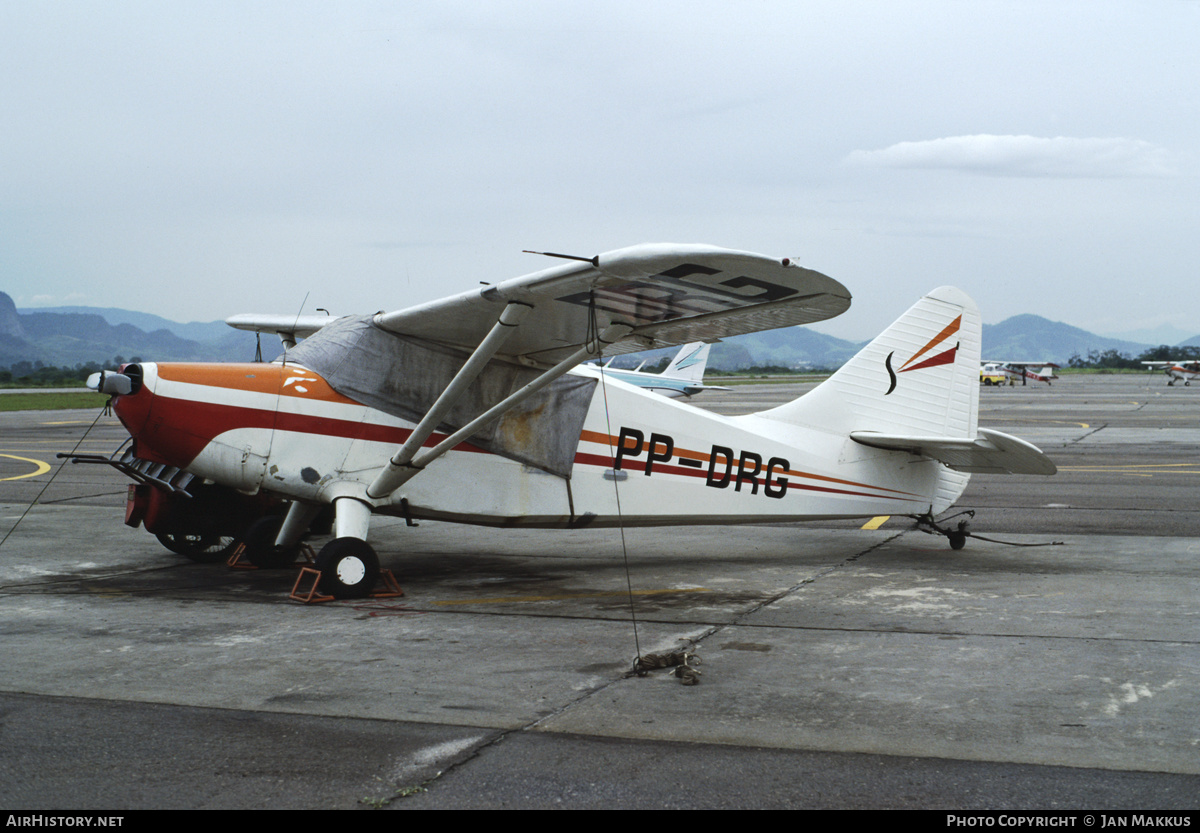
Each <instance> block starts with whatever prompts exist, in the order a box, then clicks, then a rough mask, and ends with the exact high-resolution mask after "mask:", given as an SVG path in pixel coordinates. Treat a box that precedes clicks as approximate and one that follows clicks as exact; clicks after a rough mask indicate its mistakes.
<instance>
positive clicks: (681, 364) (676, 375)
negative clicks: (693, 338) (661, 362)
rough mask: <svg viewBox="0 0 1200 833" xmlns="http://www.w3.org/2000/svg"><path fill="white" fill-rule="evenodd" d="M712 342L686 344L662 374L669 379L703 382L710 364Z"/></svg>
mask: <svg viewBox="0 0 1200 833" xmlns="http://www.w3.org/2000/svg"><path fill="white" fill-rule="evenodd" d="M711 349H712V345H711V344H705V343H704V342H702V341H697V342H695V343H693V344H685V345H684V346H683V347H681V348H680V350H679V352H678V353H676V354H675V358H673V359H671V363H670V364H669V365H667V366H666V369H664V370H663V372H662V375H663V376H664V377H666V378H668V379H684V380H686V381H689V382H703V381H704V370H705V368H706V367H707V366H708V351H709V350H711Z"/></svg>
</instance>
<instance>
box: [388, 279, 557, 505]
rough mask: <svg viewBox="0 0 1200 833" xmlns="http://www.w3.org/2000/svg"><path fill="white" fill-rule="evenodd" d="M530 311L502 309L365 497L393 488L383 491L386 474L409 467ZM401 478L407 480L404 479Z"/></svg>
mask: <svg viewBox="0 0 1200 833" xmlns="http://www.w3.org/2000/svg"><path fill="white" fill-rule="evenodd" d="M532 309H533V307H531V306H529V305H528V304H522V303H520V302H517V301H510V302H509V303H508V305H507V306H505V307H504V311H503V312H502V313H500V318H499V319H498V320H497V321H496V323H495V324H494V325H493V326H492V329H491V332H489V333H488V334H487V335H486V336H484V339H483V341H481V342H479V346H478V347H476V348H475V352H473V353H472V354H471V357H470V358H468V359H467V361H466V364H464V365H463V366H462V367H461V368H460V369H459V371H458V373H457V374H455V376H454V378H453V379H451V380H450V384H448V385H446V389H445V390H444V391H442V393H441V395H440V396H438V398H437V401H436V402H434V403H433V406H432V407H430V409H429V410H428V411H427V412H426V413H425V416H424V417H423V418H422V419H421V421H420V422H419V423H418V424H417V427H416V428H414V429H413V432H412V434H410V435H409V437H408V439H407V440H406V441H405V443H404V445H402V446H400V450H399V451H397V452H396V454H395V456H394V457H392V459H391V461H390V462H389V463H388V465H387V468H385V469H384V470H383V471H382V472H380V473H379V476H378V477H376V478H375V482H374V483H372V484H371V487H370V488H369V489H367V495H368V496H369V497H375V496H382V495H386V494H388V493H389V492H391V491H393V490H394V489H395V488H396V486H392V487H391V488H384V484H385V483H386V482H387V481H386V480H385V476H386V475H387V474H388V473H389V472H397V471H402V470H404V469H407V468H409V467H410V466H411V463H412V459H413V457H414V456H415V455H416V453H417V451H419V450H420V448H421V445H422V444H423V443H424V442H425V440H427V439H429V435H430V434H432V433H433V430H434V429H435V428H437V426H438V423H439V422H441V421H442V419H443V418H444V417H445V416H446V413H447V412H448V411H449V410H450V409H451V408H453V407H454V405H455V403H456V402H458V400H459V399H460V398H461V397H462V395H463V394H464V393H465V392H466V390H467V388H468V387H470V385H471V383H472V382H474V381H475V380H476V379H477V378H478V377H479V374H480V373H482V372H483V369H484V368H485V367H486V366H487V363H488V362H489V361H491V358H492V356H494V355H496V351H498V350H499V349H500V348H501V347H503V346H504V342H505V341H507V340H508V337H509V336H511V335H512V334H513V333H514V332H516V329H517V327H518V326H520V324H521V321H522V320H523V319H524V318H525V316H526V315H528V314H529V312H530V311H531V310H532ZM414 474H415V472H414ZM405 479H406V480H407V479H408V478H405ZM401 482H403V481H401ZM397 485H399V484H397Z"/></svg>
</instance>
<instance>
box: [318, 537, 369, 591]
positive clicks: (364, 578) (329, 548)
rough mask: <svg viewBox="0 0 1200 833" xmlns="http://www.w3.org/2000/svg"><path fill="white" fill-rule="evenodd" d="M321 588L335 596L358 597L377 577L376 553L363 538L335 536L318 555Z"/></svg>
mask: <svg viewBox="0 0 1200 833" xmlns="http://www.w3.org/2000/svg"><path fill="white" fill-rule="evenodd" d="M317 569H318V570H320V571H321V583H320V585H319V586H320V589H321V592H322V593H328V594H329V595H330V596H333V597H334V598H335V599H361V598H363V597H364V596H366V595H368V594H369V593H370V592H371V590H373V589H374V587H375V582H377V581H378V580H379V557H378V556H377V555H375V550H373V549H371V545H370V544H368V543H367V542H366V541H362V540H360V539H358V538H334V539H333V540H332V541H330V542H329V543H328V544H326V545H325V546H324V547H322V548H321V554H320V555H318V556H317Z"/></svg>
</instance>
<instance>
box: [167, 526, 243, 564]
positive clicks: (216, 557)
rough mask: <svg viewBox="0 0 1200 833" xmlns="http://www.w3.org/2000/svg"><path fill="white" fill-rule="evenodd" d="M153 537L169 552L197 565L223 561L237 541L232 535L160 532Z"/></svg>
mask: <svg viewBox="0 0 1200 833" xmlns="http://www.w3.org/2000/svg"><path fill="white" fill-rule="evenodd" d="M154 537H155V538H157V539H158V542H159V543H160V544H162V545H163V546H164V547H166V548H167V549H169V550H170V551H171V552H173V553H176V554H178V555H183V556H186V557H188V558H190V559H192V561H195V562H197V563H199V564H215V563H216V562H218V561H225V560H226V559H227V558H229V555H230V553H232V552H233V548H234V547H235V546H237V540H236V539H235V538H234V537H233V536H232V535H199V534H192V535H188V534H183V533H177V532H160V533H158V534H157V535H155V536H154Z"/></svg>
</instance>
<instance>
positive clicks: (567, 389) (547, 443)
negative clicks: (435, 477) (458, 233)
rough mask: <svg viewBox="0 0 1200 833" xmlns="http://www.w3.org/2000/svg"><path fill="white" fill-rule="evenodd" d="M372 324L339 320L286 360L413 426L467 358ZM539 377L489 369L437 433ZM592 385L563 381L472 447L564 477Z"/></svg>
mask: <svg viewBox="0 0 1200 833" xmlns="http://www.w3.org/2000/svg"><path fill="white" fill-rule="evenodd" d="M371 319H372V316H347V317H345V318H340V319H338V320H337V321H335V322H333V323H332V324H328V325H326V326H325V327H323V328H322V329H321V330H319V331H318V332H316V333H314V334H313V335H312V336H311V337H309V338H307V339H305V340H304V341H302V342H301V343H300V344H298V345H297V346H296V347H294V348H292V349H291V350H289V351H288V352H287V353H286V354H285V358H286V360H287V361H288V362H289V363H290V362H295V363H296V364H300V365H303V366H304V367H307V368H308V369H310V370H314V371H316V372H317V373H319V374H321V376H322V377H324V379H325V380H326V381H327V382H328V383H329V384H330V386H331V387H332V388H333V389H334V390H335V391H337V392H338V393H340V394H342V395H343V396H347V397H349V398H350V399H353V400H355V401H356V402H361V403H363V404H364V405H369V406H370V407H372V408H375V409H377V410H380V411H383V412H384V413H386V414H391V415H392V416H397V417H400V418H402V419H406V420H409V421H412V422H417V421H419V420H420V419H421V418H422V417H423V416H424V415H425V413H426V412H427V411H428V410H429V408H430V407H431V406H432V405H433V403H434V402H435V401H436V400H437V398H438V396H439V395H440V394H441V392H442V391H443V390H445V388H446V386H447V385H448V384H449V383H450V381H451V380H452V379H453V378H454V375H455V374H456V373H457V372H458V370H459V368H461V367H462V365H463V362H465V361H466V359H467V354H465V353H464V352H462V351H460V350H455V349H452V348H449V347H443V346H441V345H438V344H433V343H431V342H428V341H422V340H418V339H413V338H409V337H406V336H401V335H396V334H394V333H389V332H387V331H385V330H381V329H380V328H378V327H376V326H375V325H374V324H373V323H372V320H371ZM539 375H540V371H537V370H533V369H530V368H525V367H519V366H517V365H512V364H508V363H506V362H500V361H491V362H489V363H488V365H487V367H486V368H485V369H484V371H483V373H481V374H480V375H479V378H477V379H476V380H475V381H474V382H473V383H472V384H471V386H470V387H469V388H468V389H467V392H466V393H465V394H464V395H463V397H462V398H461V399H460V400H459V401H458V403H457V404H456V405H455V406H454V408H452V409H451V410H450V412H449V413H448V414H447V415H446V419H445V422H444V423H443V424H441V425H439V426H438V429H439V430H441V431H447V432H449V431H453V430H455V429H457V428H460V427H462V426H463V425H465V424H467V423H468V422H470V421H471V420H472V419H474V418H475V417H477V416H478V415H479V414H481V413H483V412H484V411H485V410H487V409H488V408H490V407H491V406H492V405H495V404H496V403H497V402H499V401H500V400H502V399H504V397H506V396H508V395H509V394H511V393H514V392H515V391H517V390H519V389H520V388H522V387H524V386H525V385H527V384H528V383H530V382H532V381H533V380H534V379H535V378H537V377H538V376H539ZM595 386H596V380H595V379H586V378H581V377H578V376H571V375H566V376H562V377H560V378H558V379H556V380H555V381H554V382H552V383H551V384H550V385H548V386H547V387H546V388H544V389H543V390H541V391H539V392H538V393H536V394H534V395H533V396H531V397H530V398H528V399H526V400H525V401H524V402H522V403H521V404H519V405H517V406H516V407H514V408H512V409H511V410H509V411H507V412H505V413H504V414H503V415H501V416H500V417H498V418H497V419H495V420H493V421H492V422H490V423H488V424H487V425H485V426H483V427H482V428H481V429H479V431H478V432H477V433H476V434H475V435H474V436H472V437H470V439H469V442H470V443H471V444H472V445H475V446H478V447H480V448H483V449H486V450H488V451H491V452H494V453H496V454H500V455H502V456H504V457H508V458H509V459H512V460H517V461H519V462H521V463H525V464H526V465H530V466H534V467H536V468H539V469H543V470H545V471H548V472H550V473H552V474H557V475H559V476H560V477H567V478H569V477H570V476H571V467H572V465H573V463H574V461H575V450H576V448H577V447H578V446H579V432H580V431H581V430H582V428H583V420H584V418H585V417H586V416H587V410H588V407H589V406H590V405H591V401H592V393H593V390H594V388H595Z"/></svg>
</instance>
